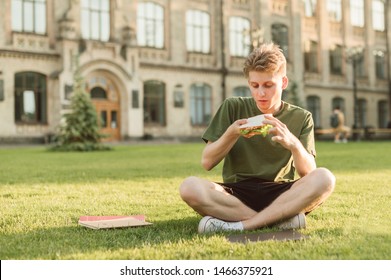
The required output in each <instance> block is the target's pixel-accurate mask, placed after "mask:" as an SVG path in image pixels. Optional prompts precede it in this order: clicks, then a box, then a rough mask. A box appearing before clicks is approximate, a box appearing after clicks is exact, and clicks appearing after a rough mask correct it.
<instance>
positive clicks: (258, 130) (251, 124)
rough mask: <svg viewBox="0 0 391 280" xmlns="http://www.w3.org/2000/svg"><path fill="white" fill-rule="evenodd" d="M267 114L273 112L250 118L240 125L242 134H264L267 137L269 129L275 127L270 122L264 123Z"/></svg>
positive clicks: (249, 135)
mask: <svg viewBox="0 0 391 280" xmlns="http://www.w3.org/2000/svg"><path fill="white" fill-rule="evenodd" d="M267 115H269V116H271V114H263V115H258V116H255V117H251V118H248V119H247V123H245V124H242V125H241V126H240V134H242V135H243V136H244V137H251V136H254V135H262V136H263V137H265V136H266V135H267V134H268V132H269V129H270V128H272V127H273V126H272V125H270V124H264V123H263V121H264V119H265V116H267Z"/></svg>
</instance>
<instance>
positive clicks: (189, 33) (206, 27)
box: [186, 10, 210, 53]
mask: <svg viewBox="0 0 391 280" xmlns="http://www.w3.org/2000/svg"><path fill="white" fill-rule="evenodd" d="M186 46H187V50H188V51H190V52H200V53H209V52H210V16H209V14H207V13H205V12H202V11H196V10H190V11H187V13H186Z"/></svg>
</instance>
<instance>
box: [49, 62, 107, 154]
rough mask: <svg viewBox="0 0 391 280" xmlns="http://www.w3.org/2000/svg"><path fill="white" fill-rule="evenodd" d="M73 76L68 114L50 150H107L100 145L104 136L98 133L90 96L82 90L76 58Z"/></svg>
mask: <svg viewBox="0 0 391 280" xmlns="http://www.w3.org/2000/svg"><path fill="white" fill-rule="evenodd" d="M75 61H76V70H75V72H74V75H73V94H72V97H71V104H70V112H69V113H66V114H64V123H63V125H61V126H60V127H59V132H58V134H57V135H55V138H54V139H55V140H54V141H55V144H54V146H53V147H52V148H51V149H52V150H57V151H94V150H109V149H110V148H109V147H108V146H106V145H103V144H102V143H101V140H102V138H104V137H105V136H104V135H102V134H101V133H100V132H99V125H98V117H97V113H96V110H95V107H94V105H93V104H92V102H91V98H90V95H89V94H88V93H87V92H86V91H85V89H84V82H83V77H82V76H81V73H80V68H79V64H78V57H76V59H75Z"/></svg>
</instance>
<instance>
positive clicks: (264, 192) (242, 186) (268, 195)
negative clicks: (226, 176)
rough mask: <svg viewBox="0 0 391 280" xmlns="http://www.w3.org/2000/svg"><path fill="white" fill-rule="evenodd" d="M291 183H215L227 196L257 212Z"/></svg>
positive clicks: (251, 180) (255, 181) (257, 180)
mask: <svg viewBox="0 0 391 280" xmlns="http://www.w3.org/2000/svg"><path fill="white" fill-rule="evenodd" d="M294 183H295V181H292V182H270V181H265V180H262V179H257V178H251V179H246V180H243V181H239V182H236V183H217V184H219V185H221V186H222V187H223V188H224V189H225V190H226V191H227V192H228V193H229V194H232V195H233V196H235V197H237V198H238V199H239V200H240V201H242V202H243V203H244V204H245V205H247V206H248V207H250V208H251V209H253V210H255V211H257V212H259V211H261V210H262V209H264V208H266V207H267V206H269V204H271V203H272V202H273V201H274V200H275V199H276V198H277V197H279V196H280V195H281V194H282V193H283V192H285V191H287V190H289V189H290V188H291V187H292V185H293V184H294Z"/></svg>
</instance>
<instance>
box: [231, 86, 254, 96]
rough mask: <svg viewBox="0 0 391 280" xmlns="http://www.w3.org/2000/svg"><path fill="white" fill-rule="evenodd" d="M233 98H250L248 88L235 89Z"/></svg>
mask: <svg viewBox="0 0 391 280" xmlns="http://www.w3.org/2000/svg"><path fill="white" fill-rule="evenodd" d="M233 96H236V97H249V96H251V91H250V89H249V88H248V87H236V88H234V94H233Z"/></svg>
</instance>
